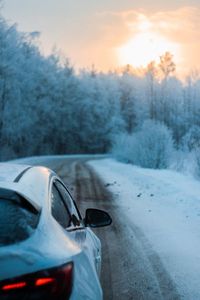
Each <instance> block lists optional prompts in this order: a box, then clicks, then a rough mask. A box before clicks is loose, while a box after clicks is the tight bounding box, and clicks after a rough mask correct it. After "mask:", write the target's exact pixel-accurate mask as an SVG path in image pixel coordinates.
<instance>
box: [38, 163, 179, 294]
mask: <svg viewBox="0 0 200 300" xmlns="http://www.w3.org/2000/svg"><path fill="white" fill-rule="evenodd" d="M95 158H96V159H98V157H95ZM92 159H94V157H92ZM87 160H89V157H85V158H78V157H72V158H63V157H60V158H59V157H57V158H55V159H52V158H50V159H47V158H41V160H40V161H38V162H37V164H40V165H45V166H47V167H49V168H51V169H53V170H54V171H55V172H56V173H58V175H59V176H60V177H61V178H62V180H63V181H64V182H65V184H66V185H67V186H68V188H69V190H70V191H71V193H72V195H73V196H74V198H75V200H76V201H77V204H78V207H79V208H80V211H81V213H82V215H84V211H85V208H87V207H91V208H99V209H104V210H106V211H107V212H109V214H110V215H111V216H112V219H113V224H112V225H111V226H110V227H104V228H98V229H96V230H95V233H96V234H97V235H98V236H99V238H100V239H101V242H102V255H103V266H102V275H101V283H102V286H103V292H104V299H105V300H111V299H113V300H118V299H119V300H123V299H125V300H129V299H130V300H162V299H168V300H176V299H181V297H180V296H179V295H178V292H177V290H176V287H175V284H174V283H173V282H172V280H171V278H170V276H169V275H168V274H167V272H166V270H165V268H164V266H163V265H162V262H161V260H160V258H159V256H158V255H157V254H156V252H154V251H153V249H152V247H151V245H150V243H149V242H148V240H147V239H146V237H145V236H144V234H143V233H142V232H141V230H140V229H139V228H138V227H137V226H133V225H130V224H128V222H127V221H126V217H125V216H124V215H123V213H122V211H121V209H120V203H119V202H117V201H116V200H114V197H113V196H112V195H111V194H110V193H109V192H108V191H107V189H106V186H107V183H103V182H102V181H101V180H100V178H99V177H98V176H97V175H96V174H95V172H94V170H93V169H92V168H91V167H89V166H88V165H87ZM111 181H112V179H111Z"/></svg>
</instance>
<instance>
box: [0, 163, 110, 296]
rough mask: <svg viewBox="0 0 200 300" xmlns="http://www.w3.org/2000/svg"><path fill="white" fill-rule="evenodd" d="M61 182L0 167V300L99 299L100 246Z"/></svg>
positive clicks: (95, 220) (33, 171)
mask: <svg viewBox="0 0 200 300" xmlns="http://www.w3.org/2000/svg"><path fill="white" fill-rule="evenodd" d="M111 222H112V220H111V218H110V216H109V215H108V214H107V213H106V212H104V211H101V210H96V209H87V210H86V215H85V218H84V219H82V218H81V215H80V213H79V211H78V209H77V206H76V204H75V202H74V201H73V199H72V197H71V196H70V194H69V191H68V190H67V188H66V187H65V185H64V184H63V182H62V181H61V179H60V178H59V177H58V176H57V175H56V174H55V173H54V172H53V171H52V170H49V169H47V168H44V167H38V166H34V167H31V166H23V165H14V164H7V163H1V164H0V299H2V300H4V299H6V300H7V299H19V300H23V299H26V300H32V299H48V300H51V299H52V300H53V299H56V300H59V299H60V300H61V299H62V300H66V299H74V300H81V299H84V300H86V299H91V300H95V299H102V289H101V285H100V281H99V274H100V268H101V243H100V241H99V239H98V238H97V236H96V235H95V234H94V233H93V232H92V231H91V229H90V228H89V227H100V226H106V225H109V224H111Z"/></svg>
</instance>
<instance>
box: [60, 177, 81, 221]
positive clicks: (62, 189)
mask: <svg viewBox="0 0 200 300" xmlns="http://www.w3.org/2000/svg"><path fill="white" fill-rule="evenodd" d="M55 184H56V187H57V188H58V190H59V192H60V193H61V195H62V197H63V200H64V201H65V203H66V205H67V207H68V209H69V211H70V214H71V215H73V216H75V217H76V218H77V219H78V220H80V213H79V212H78V210H77V208H76V206H75V204H74V201H73V200H72V198H71V196H70V194H69V192H68V191H67V189H66V188H65V186H64V185H63V184H62V183H61V182H60V181H58V180H56V182H55Z"/></svg>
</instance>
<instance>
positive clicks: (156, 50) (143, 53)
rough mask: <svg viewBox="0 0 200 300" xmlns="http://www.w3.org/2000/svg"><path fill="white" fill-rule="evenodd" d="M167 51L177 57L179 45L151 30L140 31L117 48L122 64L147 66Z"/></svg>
mask: <svg viewBox="0 0 200 300" xmlns="http://www.w3.org/2000/svg"><path fill="white" fill-rule="evenodd" d="M147 25H148V24H146V26H147ZM165 52H170V53H172V54H173V55H174V56H175V59H176V57H178V52H179V47H178V45H177V44H176V43H174V42H171V41H169V40H168V39H166V38H164V37H162V36H161V35H159V34H157V33H154V32H150V31H147V32H139V33H138V34H136V35H135V36H134V37H133V38H132V39H131V40H129V41H128V42H127V43H126V44H125V45H123V46H121V47H119V48H118V49H117V55H118V59H119V62H120V64H122V65H127V64H130V65H132V66H134V67H145V66H146V65H148V63H149V62H151V61H153V60H154V61H158V60H159V57H160V56H161V55H163V54H164V53H165Z"/></svg>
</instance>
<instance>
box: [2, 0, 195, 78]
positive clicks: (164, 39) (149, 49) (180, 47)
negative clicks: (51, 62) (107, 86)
mask: <svg viewBox="0 0 200 300" xmlns="http://www.w3.org/2000/svg"><path fill="white" fill-rule="evenodd" d="M13 1H14V0H12V1H11V0H7V2H6V3H7V5H8V4H9V3H10V6H8V7H7V8H6V6H5V10H4V11H5V16H6V18H7V19H9V20H10V21H12V22H13V21H14V22H17V23H18V24H19V26H18V27H19V30H22V31H40V32H41V37H40V42H39V45H40V48H41V51H42V52H43V53H44V54H46V55H48V54H50V53H51V51H52V48H53V46H55V45H56V47H57V48H58V49H60V50H61V53H63V54H64V55H65V56H67V57H68V58H70V60H71V62H72V64H73V65H74V66H75V68H77V69H79V68H83V67H86V68H89V67H91V66H92V65H94V66H95V67H96V69H98V70H103V71H108V70H113V69H116V68H118V67H120V66H123V65H125V64H130V65H132V66H133V67H134V68H137V67H145V66H146V65H147V64H148V63H149V62H150V61H152V60H155V61H158V60H159V57H160V56H161V55H162V54H164V53H165V52H167V51H168V52H171V53H172V54H173V56H174V61H175V63H176V66H177V74H178V75H180V76H183V75H185V74H188V73H189V72H190V71H191V70H193V69H197V68H198V67H200V55H199V53H200V31H199V28H200V7H199V6H198V5H194V6H182V7H174V8H173V9H172V8H171V10H170V8H169V7H168V9H164V7H161V6H160V7H158V8H157V9H155V8H154V10H151V11H150V10H149V9H147V8H146V9H145V8H142V9H140V8H134V9H128V10H123V9H118V10H117V11H115V10H111V9H108V10H107V11H106V10H105V9H103V8H102V7H101V9H96V6H95V5H97V4H95V5H94V7H93V10H92V11H90V12H88V14H87V15H84V6H83V10H82V12H80V10H79V11H77V7H74V8H73V9H74V12H72V11H70V10H69V11H68V10H67V9H65V10H64V5H66V1H67V0H66V1H61V2H60V6H55V1H50V2H49V6H48V9H49V10H50V9H52V12H53V13H52V14H51V13H50V12H48V11H47V9H46V6H45V5H44V7H43V6H42V4H41V7H40V10H37V14H36V15H34V14H33V9H32V7H31V5H29V6H30V7H29V6H28V4H27V6H26V3H27V2H26V1H24V0H21V1H24V6H23V7H21V8H23V9H24V12H23V11H22V12H20V10H17V9H14V7H13V5H14V4H15V3H16V7H17V1H16V0H15V1H14V2H13ZM30 1H31V0H30ZM38 1H39V0H34V1H32V5H35V7H36V4H37V7H38V3H39V2H38ZM88 1H89V0H88ZM88 1H86V2H88ZM126 1H128V0H126ZM185 1H186V0H185ZM35 2H38V3H36V4H34V3H35ZM67 2H68V3H69V1H67ZM40 3H41V2H40ZM79 3H82V2H80V1H79ZM88 3H89V2H88ZM92 3H93V2H92ZM117 3H118V4H119V3H121V2H119V1H118V2H116V4H117ZM170 3H171V2H170ZM61 4H62V5H63V7H62V5H61ZM90 4H91V2H90ZM108 4H109V3H108ZM74 5H75V4H74ZM98 5H100V4H98ZM170 5H172V4H170ZM51 6H52V7H51ZM54 6H55V7H54ZM88 7H89V6H88ZM144 7H145V6H144ZM79 8H80V7H79ZM6 9H7V10H6ZM55 9H56V10H57V11H56V12H55ZM71 9H72V8H71ZM88 9H89V8H88ZM29 10H30V11H29ZM54 12H55V13H54ZM45 14H46V15H45ZM33 15H34V18H33V17H32V16H33ZM24 16H26V17H24ZM32 18H33V19H32Z"/></svg>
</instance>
